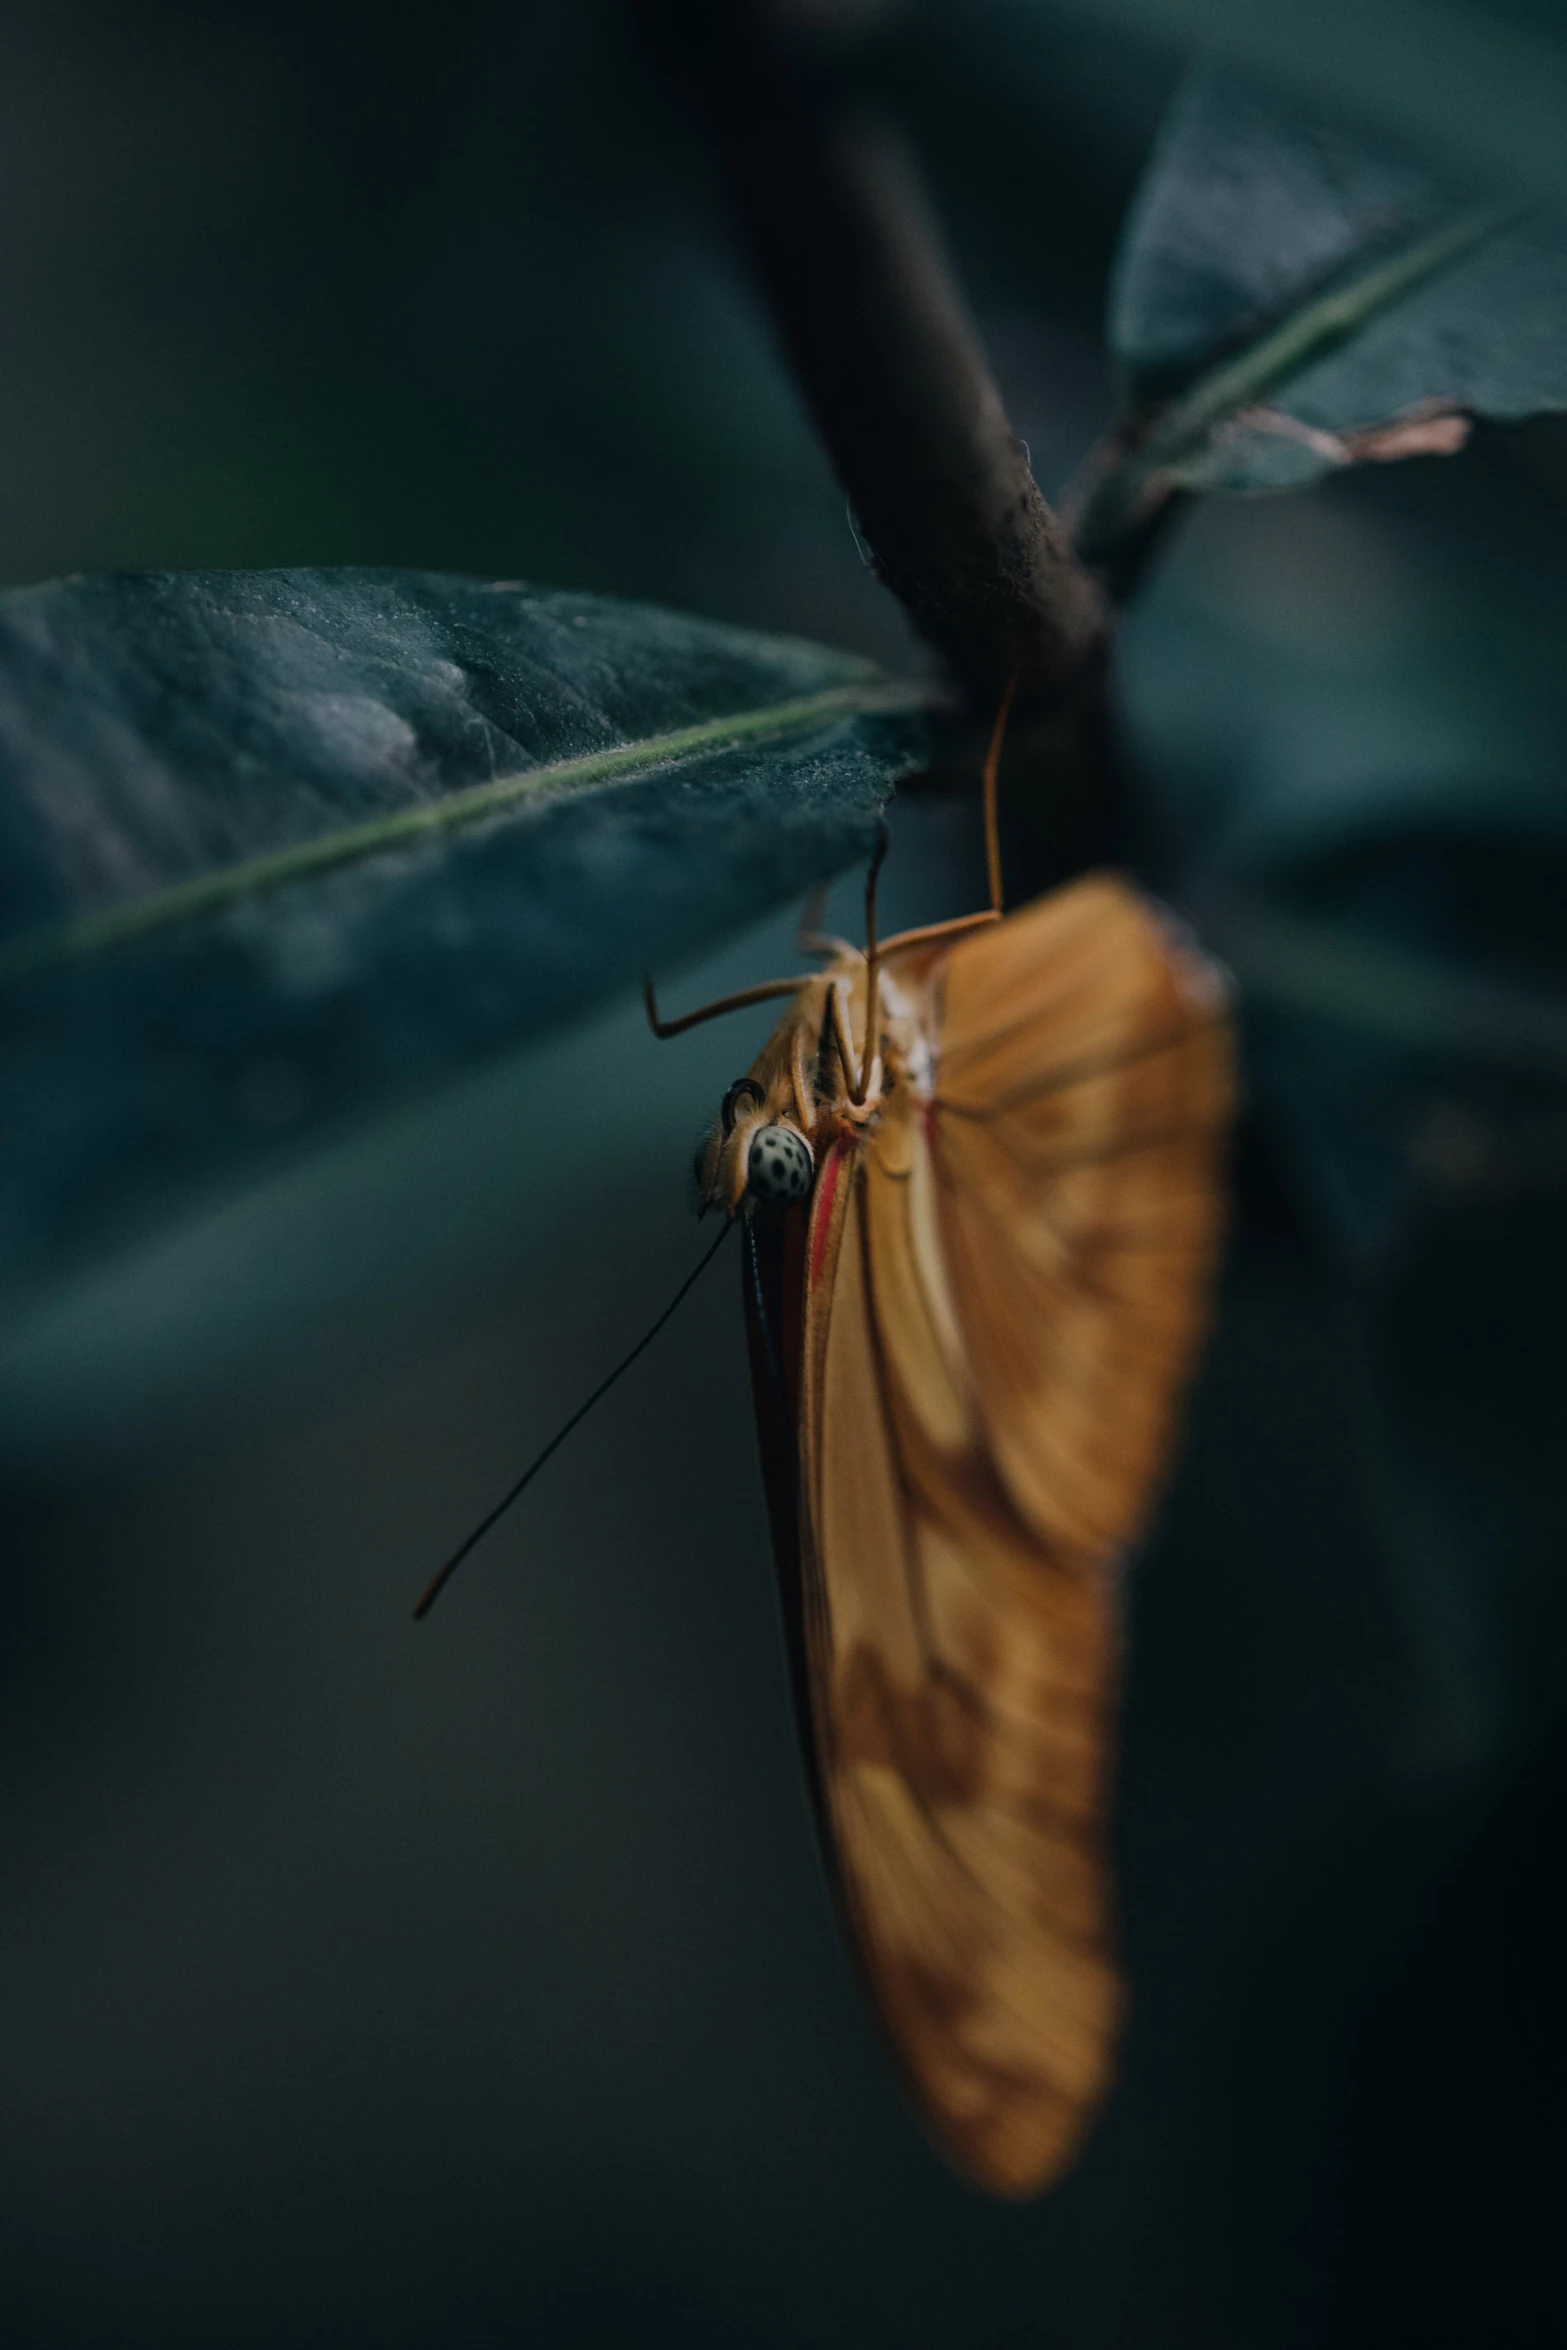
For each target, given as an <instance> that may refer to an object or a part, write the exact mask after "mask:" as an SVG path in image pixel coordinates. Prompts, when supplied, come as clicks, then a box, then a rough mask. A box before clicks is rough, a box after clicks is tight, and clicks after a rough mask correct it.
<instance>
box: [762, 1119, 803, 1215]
mask: <svg viewBox="0 0 1567 2350" xmlns="http://www.w3.org/2000/svg"><path fill="white" fill-rule="evenodd" d="M813 1173H814V1169H813V1167H812V1165H811V1154H810V1150H809V1148H808V1147H807V1145H806V1143H805V1141H804V1139H803V1138H802V1137H801V1136H800V1135H798V1134H796V1133H795V1131H794V1128H793V1127H792V1126H759V1127H758V1128H757V1130H756V1133H755V1134H754V1135H753V1136H752V1138H751V1155H750V1157H749V1158H748V1159H747V1161H746V1167H745V1187H746V1190H747V1191H748V1192H749V1193H750V1195H751V1197H752V1199H754V1200H757V1201H760V1202H761V1204H762V1205H763V1206H764V1207H769V1208H792V1207H795V1206H797V1205H798V1203H799V1202H800V1201H801V1200H803V1199H809V1197H810V1195H811V1177H812V1175H813Z"/></svg>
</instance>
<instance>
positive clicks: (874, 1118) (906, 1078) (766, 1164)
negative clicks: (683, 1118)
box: [700, 947, 934, 1216]
mask: <svg viewBox="0 0 1567 2350" xmlns="http://www.w3.org/2000/svg"><path fill="white" fill-rule="evenodd" d="M933 960H934V959H933V958H932V957H930V956H928V955H922V956H919V957H915V956H913V955H908V956H899V957H895V958H893V959H891V960H890V961H889V962H888V963H884V964H883V966H882V969H881V974H880V979H879V984H878V990H877V996H878V1005H877V1010H878V1018H877V1037H876V1040H875V1044H876V1049H875V1051H874V1053H873V1054H872V1055H871V1057H870V1066H869V1068H868V1070H866V1072H865V1083H864V1086H863V1088H862V1087H861V1086H860V1085H859V1083H858V1079H859V1074H860V1064H861V1060H862V1057H863V1056H864V1053H865V1026H866V1003H867V996H868V986H867V972H866V963H865V958H864V956H863V955H862V954H860V953H859V952H858V950H857V949H855V948H851V947H845V948H843V949H842V950H841V952H839V953H838V954H836V955H835V956H834V957H833V960H832V961H831V962H830V963H829V965H828V966H827V968H826V970H825V971H822V972H820V973H816V974H813V975H812V976H811V977H810V978H808V979H802V980H801V982H800V985H799V988H798V990H797V991H796V993H795V994H794V996H793V997H792V998H791V999H790V1003H789V1008H788V1010H787V1011H786V1012H785V1013H784V1016H783V1018H782V1019H781V1020H780V1021H779V1023H778V1025H777V1027H776V1028H775V1029H774V1030H773V1033H772V1035H771V1036H770V1037H769V1038H768V1040H767V1043H766V1044H765V1045H764V1046H763V1048H762V1050H761V1052H760V1053H759V1054H758V1055H757V1058H756V1060H755V1061H754V1062H753V1063H752V1066H751V1068H750V1070H749V1071H748V1073H747V1074H746V1076H744V1077H742V1078H739V1079H737V1080H736V1082H735V1083H734V1084H733V1085H732V1086H731V1087H730V1088H729V1091H728V1093H727V1094H726V1095H725V1096H724V1103H723V1108H722V1110H721V1111H720V1113H719V1117H718V1119H717V1121H716V1123H715V1124H714V1126H713V1129H712V1132H711V1134H710V1135H709V1137H708V1142H707V1149H706V1151H705V1153H704V1155H703V1161H702V1167H701V1173H700V1185H701V1194H702V1201H703V1205H704V1206H707V1207H722V1208H723V1209H724V1210H725V1212H726V1213H727V1214H729V1215H731V1216H736V1215H739V1214H741V1213H742V1212H749V1211H752V1210H756V1209H760V1210H762V1211H764V1212H766V1211H770V1210H778V1209H783V1208H788V1207H791V1206H795V1205H799V1204H803V1203H804V1201H805V1200H807V1199H808V1198H809V1196H810V1192H811V1188H812V1185H813V1183H814V1181H815V1174H816V1170H817V1168H819V1167H820V1166H821V1165H822V1164H823V1163H824V1161H825V1159H826V1157H827V1155H828V1153H829V1152H830V1151H831V1150H832V1148H833V1146H834V1145H835V1144H836V1143H837V1142H839V1141H841V1140H846V1141H851V1142H852V1141H856V1140H859V1139H862V1138H863V1137H864V1136H866V1135H868V1134H869V1133H871V1132H872V1131H874V1129H875V1127H876V1126H877V1124H878V1123H879V1122H880V1120H881V1119H882V1117H883V1115H884V1114H885V1112H886V1109H887V1106H888V1104H889V1102H890V1101H891V1100H892V1099H893V1098H894V1097H895V1096H896V1095H897V1094H898V1093H899V1092H900V1091H902V1090H903V1089H905V1088H912V1089H913V1090H914V1091H915V1092H916V1093H917V1094H919V1095H921V1096H928V1095H929V1092H930V1088H931V1083H932V1077H933V1051H932V1037H933V1032H934V1031H933V1022H932V1020H931V1017H930V1008H929V1007H930V997H931V973H932V968H933ZM857 1094H863V1098H860V1099H857V1098H856V1095H857Z"/></svg>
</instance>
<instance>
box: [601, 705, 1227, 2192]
mask: <svg viewBox="0 0 1567 2350" xmlns="http://www.w3.org/2000/svg"><path fill="white" fill-rule="evenodd" d="M1004 723H1005V710H1004V709H1003V712H1002V714H1001V717H1000V719H999V720H998V723H997V729H996V733H995V736H994V737H993V739H992V743H991V749H990V756H989V758H988V759H987V762H986V769H985V786H986V790H985V804H986V838H987V850H988V855H989V865H990V880H991V899H992V903H991V907H990V910H989V911H988V912H985V913H981V914H977V915H972V916H967V917H963V918H961V919H959V920H958V921H955V922H949V923H942V924H937V925H934V926H931V927H928V928H926V929H922V930H912V931H907V932H904V933H903V934H901V935H900V936H897V937H894V938H890V939H887V940H886V941H884V942H881V943H880V944H878V942H877V938H876V930H875V881H876V870H875V865H874V864H873V867H872V871H871V876H870V879H869V881H868V884H867V891H866V938H867V943H866V946H865V948H864V950H863V951H862V950H860V949H858V948H854V947H852V946H849V945H847V944H845V943H843V942H842V941H834V940H819V941H816V942H814V943H815V944H816V945H817V946H818V947H819V948H820V949H821V951H823V952H824V953H825V954H826V957H827V960H826V962H825V965H824V967H823V968H822V969H820V970H819V971H816V972H813V973H811V974H809V975H807V976H805V977H802V978H799V979H795V980H787V981H769V982H766V983H764V984H763V985H762V986H760V987H754V988H748V989H745V990H743V991H742V992H741V993H740V994H739V995H738V996H733V997H728V998H725V999H724V1000H723V1001H722V1002H720V1003H718V1004H715V1005H708V1006H704V1007H703V1008H702V1009H701V1010H700V1011H698V1012H695V1013H688V1014H687V1015H685V1017H684V1018H682V1019H678V1020H668V1021H666V1020H662V1019H660V1017H659V1014H658V1008H657V1001H656V997H655V995H654V993H653V989H652V986H651V983H649V985H648V987H647V991H646V992H647V1003H648V1012H649V1017H650V1020H651V1021H652V1023H653V1026H654V1028H655V1031H656V1033H658V1034H660V1035H671V1034H674V1033H676V1032H677V1031H679V1030H681V1029H683V1028H686V1027H690V1026H692V1025H694V1024H695V1023H696V1022H697V1021H699V1020H704V1019H707V1018H711V1017H714V1016H716V1015H717V1014H718V1013H720V1012H723V1011H727V1010H729V1009H733V1008H737V1007H738V1006H739V1005H741V1004H749V1003H756V1002H760V1001H764V1000H767V999H768V998H769V997H773V996H780V997H782V996H786V997H787V999H788V1007H787V1009H786V1010H785V1012H784V1013H783V1016H782V1017H781V1019H780V1020H779V1022H778V1025H777V1027H776V1028H775V1029H774V1031H773V1034H772V1036H771V1037H770V1038H769V1040H768V1042H767V1044H766V1045H765V1046H764V1047H763V1049H762V1051H761V1053H760V1055H759V1056H758V1058H757V1059H756V1061H755V1063H754V1064H753V1066H752V1068H751V1069H750V1071H749V1072H748V1073H747V1074H746V1075H745V1076H744V1077H742V1078H740V1079H739V1080H737V1082H736V1083H735V1084H734V1085H732V1086H731V1087H730V1088H729V1090H728V1093H727V1094H726V1096H725V1098H724V1102H723V1106H722V1109H721V1112H720V1114H719V1117H718V1119H717V1121H716V1123H715V1125H714V1127H713V1130H712V1133H711V1135H710V1137H709V1139H708V1142H707V1146H706V1149H705V1152H704V1154H703V1157H702V1161H701V1169H700V1177H699V1180H700V1185H701V1191H702V1199H703V1204H704V1205H705V1206H707V1207H710V1208H715V1209H717V1210H719V1211H721V1212H722V1213H723V1214H724V1215H725V1216H727V1217H728V1218H731V1219H734V1220H736V1221H737V1222H738V1223H739V1224H740V1226H741V1230H742V1234H743V1239H744V1251H743V1254H744V1274H745V1295H746V1325H747V1335H748V1343H749V1352H750V1362H751V1371H752V1381H753V1387H754V1392H755V1403H756V1418H757V1426H758V1432H759V1436H760V1445H761V1454H762V1463H763V1471H764V1481H765V1485H766V1491H767V1500H768V1507H769V1514H770V1517H771V1521H772V1531H773V1539H774V1549H775V1553H776V1559H777V1566H778V1573H779V1581H780V1586H781V1590H782V1595H783V1601H784V1614H785V1622H786V1628H787V1633H788V1640H789V1649H790V1657H791V1664H792V1670H793V1680H794V1687H795V1693H796V1702H797V1709H798V1714H799V1721H800V1729H801V1734H802V1742H803V1745H804V1750H805V1755H806V1759H807V1770H808V1776H809V1779H810V1783H811V1790H812V1794H813V1798H814V1803H815V1809H816V1814H817V1819H818V1824H819V1827H820V1830H821V1834H822V1841H823V1845H824V1849H825V1851H826V1853H827V1855H828V1860H829V1873H830V1876H831V1878H832V1881H833V1883H834V1886H835V1889H836V1894H837V1898H838V1903H839V1906H840V1909H841V1912H842V1915H843V1918H844V1921H845V1923H846V1926H847V1929H848V1933H849V1938H850V1941H851V1943H852V1945H853V1947H854V1949H855V1951H856V1952H857V1955H858V1958H859V1961H860V1966H861V1970H862V1972H863V1975H864V1977H865V1980H866V1982H867V1984H868V1986H869V1989H870V1992H871V1996H872V2000H873V2002H874V2005H875V2008H876V2010H877V2012H878V2014H879V2016H880V2019H881V2022H882V2025H883V2027H884V2030H885V2033H886V2036H887V2038H888V2039H889V2041H890V2043H891V2046H892V2050H893V2053H894V2055H895V2058H896V2060H897V2062H898V2064H899V2066H900V2068H901V2070H902V2072H903V2075H904V2077H905V2080H906V2082H907V2084H908V2086H909V2087H910V2089H911V2091H912V2093H913V2097H914V2100H915V2102H916V2104H917V2106H918V2107H919V2108H920V2109H921V2111H922V2112H923V2115H924V2117H925V2119H926V2121H927V2123H928V2125H929V2127H930V2129H931V2131H932V2133H933V2135H934V2137H935V2139H936V2141H937V2143H938V2145H939V2146H940V2147H941V2148H942V2149H943V2150H944V2151H945V2153H946V2154H947V2155H948V2156H949V2158H950V2159H951V2160H952V2161H953V2162H954V2163H955V2164H956V2166H957V2167H958V2168H959V2169H960V2170H961V2171H963V2172H964V2173H966V2174H967V2175H968V2176H969V2177H971V2178H972V2179H974V2180H975V2181H977V2182H978V2183H980V2184H981V2185H983V2186H985V2187H987V2188H989V2189H991V2190H993V2191H994V2192H997V2193H999V2194H1002V2195H1008V2196H1024V2195H1029V2194H1033V2193H1036V2192H1038V2191H1039V2190H1040V2189H1042V2188H1043V2187H1045V2186H1047V2185H1049V2184H1050V2183H1051V2182H1052V2181H1053V2180H1054V2179H1056V2178H1057V2177H1058V2176H1059V2175H1060V2174H1061V2172H1062V2171H1063V2170H1064V2169H1065V2168H1066V2167H1067V2166H1068V2165H1069V2164H1070V2162H1071V2161H1072V2159H1073V2157H1074V2155H1075V2154H1076V2152H1077V2151H1078V2149H1079V2147H1080V2145H1081V2143H1082V2141H1083V2139H1084V2136H1085V2134H1086V2131H1087V2129H1088V2127H1089V2125H1090V2123H1091V2121H1092V2119H1093V2116H1094V2114H1095V2112H1096V2110H1097V2108H1098V2106H1099V2105H1100V2103H1101V2101H1102V2099H1103V2097H1104V2095H1105V2093H1106V2090H1107V2087H1108V2085H1109V2082H1110V2080H1111V2077H1112V2072H1113V2067H1114V2060H1115V2052H1116V2046H1117V2039H1118V2034H1119V2031H1120V2028H1121V2024H1122V2020H1123V2017H1124V2013H1125V2009H1126V1992H1125V1988H1124V1984H1123V1980H1122V1976H1121V1970H1120V1966H1119V1963H1118V1957H1117V1949H1116V1941H1117V1936H1116V1922H1115V1899H1114V1887H1113V1882H1112V1871H1111V1863H1110V1856H1109V1848H1108V1836H1109V1807H1110V1800H1111V1795H1112V1766H1113V1756H1114V1747H1115V1722H1116V1712H1117V1699H1118V1683H1119V1679H1120V1673H1121V1661H1122V1650H1123V1621H1124V1614H1125V1584H1126V1572H1127V1566H1128V1562H1129V1560H1130V1559H1131V1557H1132V1555H1133V1554H1134V1552H1135V1549H1136V1547H1137V1544H1138V1541H1139V1538H1140V1537H1141V1535H1142V1534H1143V1532H1144V1530H1145V1528H1146V1525H1147V1522H1148V1518H1149V1515H1150V1511H1151V1508H1152V1506H1153V1503H1154V1501H1155V1500H1156V1498H1157V1495H1158V1491H1159V1486H1160V1481H1161V1477H1162V1474H1163V1472H1164V1470H1165V1468H1166V1466H1167V1463H1168V1459H1169V1455H1170V1452H1171V1448H1172V1442H1173V1435H1174V1430H1175V1425H1176V1422H1177V1418H1178V1413H1179V1407H1180V1403H1181V1399H1182V1395H1183V1391H1184V1389H1185V1386H1186V1383H1187V1380H1188V1376H1189V1374H1190V1371H1191V1368H1192V1365H1193V1360H1194V1356H1195V1353H1196V1350H1197V1347H1198V1345H1199V1342H1200V1339H1201V1336H1202V1332H1203V1328H1204V1324H1205V1320H1206V1314H1207V1302H1208V1295H1209V1290H1210V1286H1211V1278H1212V1272H1213V1266H1214V1262H1215V1258H1216V1253H1217V1249H1218V1246H1219V1241H1220V1228H1221V1222H1222V1200H1223V1182H1222V1160H1223V1154H1224V1148H1225V1139H1226V1134H1227V1130H1228V1125H1229V1122H1230V1116H1231V1107H1232V1096H1233V1076H1232V1045H1231V1033H1230V1022H1229V1016H1228V1008H1227V996H1226V989H1225V985H1224V982H1223V979H1222V976H1221V974H1220V973H1219V972H1218V971H1217V969H1216V967H1215V966H1213V965H1212V964H1211V963H1209V962H1208V961H1207V960H1206V959H1205V957H1204V956H1203V955H1202V954H1201V953H1200V951H1199V950H1198V948H1197V947H1196V946H1195V944H1194V943H1193V942H1192V941H1191V940H1190V938H1189V937H1188V936H1187V935H1186V934H1185V933H1184V931H1182V930H1181V928H1180V927H1179V926H1178V925H1177V924H1176V923H1175V922H1174V920H1173V919H1172V918H1171V917H1170V916H1169V915H1168V914H1166V913H1165V912H1164V911H1163V910H1161V908H1160V907H1159V906H1158V905H1157V904H1156V903H1154V902H1153V901H1152V900H1150V899H1149V898H1147V897H1145V896H1144V895H1143V894H1142V893H1141V891H1140V890H1138V889H1137V888H1135V887H1134V886H1133V885H1132V884H1131V883H1130V882H1129V881H1127V880H1126V879H1124V878H1122V877H1120V876H1118V875H1116V874H1113V873H1108V872H1106V873H1092V874H1089V875H1086V876H1085V877H1083V878H1081V879H1079V880H1076V881H1074V882H1072V883H1070V884H1069V885H1067V886H1066V887H1063V888H1061V889H1058V890H1057V891H1055V892H1054V893H1053V894H1051V895H1049V896H1047V897H1045V898H1042V899H1040V900H1038V901H1036V902H1035V903H1033V904H1031V905H1028V906H1025V907H1024V908H1022V909H1021V910H1019V911H1017V912H1014V913H1010V914H1006V915H1003V914H1002V911H1001V895H1000V865H999V857H998V854H997V848H996V822H995V796H996V795H995V779H996V764H997V758H998V755H999V748H1000V740H1001V732H1002V728H1003V726H1004ZM877 862H878V863H879V857H878V859H877Z"/></svg>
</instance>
